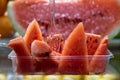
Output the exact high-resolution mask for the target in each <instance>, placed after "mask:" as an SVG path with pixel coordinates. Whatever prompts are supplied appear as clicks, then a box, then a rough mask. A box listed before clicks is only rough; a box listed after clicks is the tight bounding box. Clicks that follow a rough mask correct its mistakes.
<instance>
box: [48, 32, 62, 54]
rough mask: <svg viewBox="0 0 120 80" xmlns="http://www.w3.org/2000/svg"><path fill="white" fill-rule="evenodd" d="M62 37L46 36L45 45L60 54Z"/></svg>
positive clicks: (60, 35) (59, 35)
mask: <svg viewBox="0 0 120 80" xmlns="http://www.w3.org/2000/svg"><path fill="white" fill-rule="evenodd" d="M63 41H64V40H63V36H62V34H55V35H53V36H48V37H47V39H46V42H47V44H48V45H49V46H50V47H51V48H52V50H54V51H56V52H58V53H61V52H62V49H63V44H64V42H63Z"/></svg>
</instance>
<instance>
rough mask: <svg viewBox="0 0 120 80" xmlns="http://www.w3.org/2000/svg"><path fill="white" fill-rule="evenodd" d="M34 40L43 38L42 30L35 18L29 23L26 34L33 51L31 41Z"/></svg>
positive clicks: (25, 39) (25, 37)
mask: <svg viewBox="0 0 120 80" xmlns="http://www.w3.org/2000/svg"><path fill="white" fill-rule="evenodd" d="M34 40H40V41H42V40H43V38H42V33H41V30H40V28H39V25H38V23H37V21H36V20H35V19H34V20H33V21H32V22H31V23H30V24H29V26H28V28H27V31H26V33H25V36H24V41H25V44H26V45H27V47H28V49H29V51H31V43H32V42H33V41H34Z"/></svg>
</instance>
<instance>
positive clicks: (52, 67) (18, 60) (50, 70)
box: [8, 19, 110, 74]
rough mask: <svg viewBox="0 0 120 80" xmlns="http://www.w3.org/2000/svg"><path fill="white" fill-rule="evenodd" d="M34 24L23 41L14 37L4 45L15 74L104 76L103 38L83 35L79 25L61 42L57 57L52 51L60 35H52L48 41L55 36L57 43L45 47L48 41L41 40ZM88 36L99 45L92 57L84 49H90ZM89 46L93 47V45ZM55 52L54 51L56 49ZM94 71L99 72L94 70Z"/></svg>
mask: <svg viewBox="0 0 120 80" xmlns="http://www.w3.org/2000/svg"><path fill="white" fill-rule="evenodd" d="M37 24H38V23H37V21H36V20H35V19H34V20H33V21H32V22H31V23H30V24H29V26H28V28H27V30H26V33H25V35H24V36H23V37H22V36H18V37H16V38H14V39H12V40H10V41H9V43H8V46H9V47H10V48H12V49H13V51H14V52H12V53H11V54H12V55H11V54H10V55H9V58H10V59H11V60H12V63H13V67H14V71H15V72H16V73H18V74H102V73H104V72H105V70H106V66H107V61H109V59H110V54H109V53H108V51H107V49H108V47H107V45H108V37H107V36H106V37H104V38H100V37H99V38H98V35H96V34H91V33H85V31H84V25H83V23H79V24H78V25H77V26H76V28H75V29H74V30H73V31H72V32H71V33H70V35H69V36H68V38H67V39H62V41H63V42H62V43H63V49H62V50H61V49H60V50H61V53H60V52H59V51H55V50H54V48H53V47H54V45H57V44H60V42H59V39H61V38H62V37H61V36H62V35H60V34H55V36H53V37H52V38H54V37H55V38H56V39H57V38H58V36H59V38H58V39H57V40H58V42H56V40H55V39H53V42H54V41H55V43H54V45H49V43H48V40H49V39H48V37H47V38H45V37H43V36H42V32H41V30H40V28H39V25H37ZM38 28H39V29H38ZM56 35H57V36H56ZM88 35H91V36H89V37H91V39H92V40H94V41H95V42H96V43H97V42H100V43H99V45H98V46H97V49H96V51H95V53H94V54H92V55H90V54H88V50H89V49H87V48H91V47H87V45H88V44H87V43H88V40H89V38H88V37H87V36H88ZM92 36H93V37H92ZM96 36H97V37H96ZM99 36H100V35H99ZM95 38H96V39H95ZM91 45H93V46H94V45H95V46H96V44H91ZM52 46H53V47H52ZM55 48H56V49H57V48H59V46H56V47H55ZM103 48H104V49H103ZM93 50H94V48H93ZM91 51H92V48H91ZM92 52H93V51H92ZM58 54H59V55H58ZM99 62H100V63H101V62H102V64H104V65H102V66H100V65H101V64H98V63H99ZM95 64H96V66H95ZM78 65H79V66H78ZM88 66H89V67H88ZM97 66H100V67H97ZM92 67H94V68H92ZM97 68H99V70H96V69H97ZM94 69H95V70H94Z"/></svg>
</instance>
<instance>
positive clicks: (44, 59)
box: [31, 40, 58, 74]
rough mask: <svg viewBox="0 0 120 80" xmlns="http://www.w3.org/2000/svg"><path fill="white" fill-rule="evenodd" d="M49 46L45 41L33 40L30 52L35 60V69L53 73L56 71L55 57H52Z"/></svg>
mask: <svg viewBox="0 0 120 80" xmlns="http://www.w3.org/2000/svg"><path fill="white" fill-rule="evenodd" d="M51 52H52V51H51V48H50V46H48V45H47V44H46V43H45V42H43V41H39V40H34V41H33V42H32V45H31V53H32V55H33V56H34V57H35V58H36V60H37V65H36V71H43V72H44V73H45V74H53V73H55V72H57V71H58V62H57V59H54V58H52V56H51V55H50V54H51Z"/></svg>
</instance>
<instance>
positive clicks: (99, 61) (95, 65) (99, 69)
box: [89, 36, 108, 74]
mask: <svg viewBox="0 0 120 80" xmlns="http://www.w3.org/2000/svg"><path fill="white" fill-rule="evenodd" d="M107 46H108V37H107V36H106V37H104V38H103V40H102V41H101V43H100V45H99V47H98V48H97V50H96V52H95V54H94V56H93V58H92V60H91V62H90V64H89V71H90V72H91V73H95V74H100V73H103V72H105V69H106V65H107V59H108V57H107V54H108V53H107V49H108V48H107ZM100 55H102V56H100Z"/></svg>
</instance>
